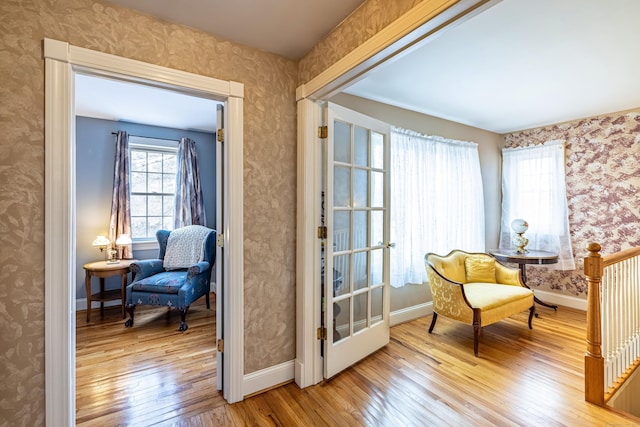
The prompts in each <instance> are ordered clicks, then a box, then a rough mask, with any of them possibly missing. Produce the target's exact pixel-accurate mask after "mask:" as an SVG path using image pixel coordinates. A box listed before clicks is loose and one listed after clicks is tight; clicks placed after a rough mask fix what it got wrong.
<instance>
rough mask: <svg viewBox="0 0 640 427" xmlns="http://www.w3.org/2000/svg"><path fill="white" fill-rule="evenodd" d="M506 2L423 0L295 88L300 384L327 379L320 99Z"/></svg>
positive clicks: (297, 336) (297, 367)
mask: <svg viewBox="0 0 640 427" xmlns="http://www.w3.org/2000/svg"><path fill="white" fill-rule="evenodd" d="M500 1H501V0H429V1H423V2H421V3H419V4H418V5H416V6H415V7H413V8H412V9H411V10H409V11H408V12H407V13H405V14H404V15H402V16H401V17H399V18H398V19H396V20H395V21H394V22H392V23H391V24H390V25H388V26H387V27H385V28H384V29H383V30H382V31H380V32H378V33H377V34H375V35H374V36H372V37H371V38H370V39H369V40H367V41H366V42H364V43H363V44H361V45H360V46H358V47H357V48H355V49H354V50H353V51H351V52H350V53H348V54H347V55H345V56H344V57H343V58H342V59H340V60H339V61H338V62H336V63H335V64H333V65H332V66H330V67H329V68H327V69H326V70H325V71H323V72H322V73H320V74H319V75H318V76H316V77H315V78H313V79H311V80H310V81H309V82H307V83H305V84H302V85H301V86H299V87H298V88H297V89H296V101H297V102H298V146H297V149H298V193H297V196H298V202H297V236H296V237H297V250H296V270H297V273H296V281H297V291H296V343H297V344H296V363H295V381H296V384H298V386H299V387H307V386H309V385H313V384H317V383H318V382H320V381H322V379H323V366H322V364H323V361H322V357H321V355H320V341H319V340H318V339H317V333H316V331H317V328H319V327H320V322H321V319H320V316H321V312H320V306H321V302H322V298H321V295H320V294H321V292H320V288H321V286H320V265H319V263H320V251H321V247H320V240H319V239H318V238H317V234H316V228H317V227H318V226H319V225H320V211H321V203H320V195H319V189H320V188H321V187H320V179H321V169H320V168H321V163H322V153H321V151H320V147H319V146H320V144H318V142H317V141H318V136H317V129H318V126H319V125H320V123H321V117H322V109H321V108H320V105H319V103H318V102H319V101H322V100H326V99H328V98H330V97H331V96H333V95H336V94H338V93H340V92H341V91H342V90H343V89H345V88H346V87H347V86H349V85H350V84H352V83H355V82H356V81H358V80H359V79H362V78H363V77H364V76H365V75H366V73H368V72H369V71H370V70H372V69H374V68H375V67H377V66H379V65H381V64H383V63H385V62H387V61H390V60H394V59H397V58H399V57H401V56H402V55H404V54H406V53H408V52H410V51H411V50H413V49H415V48H417V47H418V46H420V45H422V44H423V43H425V42H428V40H429V39H431V38H432V37H434V36H435V35H436V34H438V33H440V32H441V31H442V30H443V29H445V28H450V27H451V26H453V25H457V24H458V23H460V22H463V21H464V20H467V19H469V18H471V17H472V16H475V15H476V14H478V13H480V12H482V11H484V10H486V9H487V8H489V7H491V6H494V5H495V4H497V3H499V2H500Z"/></svg>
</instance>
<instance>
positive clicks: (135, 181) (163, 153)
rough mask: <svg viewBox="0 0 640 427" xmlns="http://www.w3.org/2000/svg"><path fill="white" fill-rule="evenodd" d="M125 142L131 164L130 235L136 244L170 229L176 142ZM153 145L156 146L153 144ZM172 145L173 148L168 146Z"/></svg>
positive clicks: (152, 140) (171, 223) (145, 139)
mask: <svg viewBox="0 0 640 427" xmlns="http://www.w3.org/2000/svg"><path fill="white" fill-rule="evenodd" d="M132 139H134V137H131V138H130V140H129V159H130V162H131V169H130V174H131V182H130V185H131V234H132V238H133V239H134V240H137V241H142V240H154V239H155V235H156V231H157V230H160V229H164V230H172V229H173V201H174V195H175V187H176V156H177V143H178V142H177V141H170V142H171V143H175V145H174V144H170V143H168V142H169V141H166V140H162V141H161V145H160V144H156V143H157V142H159V141H158V140H154V139H151V138H140V137H139V138H138V139H140V140H142V142H140V141H137V140H136V142H135V143H134V142H132ZM154 142H156V143H154ZM172 145H173V146H172Z"/></svg>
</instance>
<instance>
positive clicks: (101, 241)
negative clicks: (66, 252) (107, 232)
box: [92, 236, 111, 258]
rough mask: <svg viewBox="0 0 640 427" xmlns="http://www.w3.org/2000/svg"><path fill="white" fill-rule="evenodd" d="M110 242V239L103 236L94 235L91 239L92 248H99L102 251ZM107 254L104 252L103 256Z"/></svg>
mask: <svg viewBox="0 0 640 427" xmlns="http://www.w3.org/2000/svg"><path fill="white" fill-rule="evenodd" d="M109 244H111V241H109V239H107V238H106V237H105V236H96V239H95V240H94V241H93V243H92V245H93V247H94V248H98V249H100V252H104V249H105V248H106V247H107V246H109ZM107 255H108V253H107V254H105V258H106V256H107Z"/></svg>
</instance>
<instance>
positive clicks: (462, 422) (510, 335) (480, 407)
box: [76, 302, 640, 426]
mask: <svg viewBox="0 0 640 427" xmlns="http://www.w3.org/2000/svg"><path fill="white" fill-rule="evenodd" d="M110 310H111V309H110ZM538 311H539V313H540V317H539V318H537V319H534V321H533V328H534V329H533V330H529V329H528V328H527V325H526V321H527V313H524V312H523V313H522V314H518V315H516V316H514V317H512V318H510V319H506V320H505V321H502V322H499V323H497V324H494V325H490V326H488V327H485V328H484V329H483V331H482V334H481V338H480V353H479V357H477V358H476V357H474V356H473V331H472V328H471V327H470V326H466V325H462V324H459V323H457V322H453V321H451V320H448V319H446V318H444V317H440V318H438V323H437V325H436V327H435V329H434V333H433V334H428V333H427V329H428V327H429V323H430V321H431V316H427V317H424V318H421V319H417V320H414V321H412V322H408V323H405V324H402V325H398V326H395V327H393V328H392V329H391V342H390V343H389V345H387V346H386V347H385V348H383V349H381V350H380V351H378V352H376V353H374V354H373V355H371V356H369V357H368V358H366V359H365V360H363V361H361V362H359V363H357V364H356V365H354V366H352V367H351V368H349V369H347V370H345V371H344V372H342V373H340V374H338V375H337V376H335V377H334V378H332V379H329V380H326V381H324V382H322V383H320V384H318V385H316V386H312V387H308V388H306V389H300V388H298V387H297V386H296V385H295V384H293V383H290V384H286V385H284V386H282V387H279V388H276V389H273V390H270V391H267V392H265V393H262V394H259V395H257V396H253V397H251V398H247V399H245V400H244V401H242V402H239V403H235V404H233V405H229V404H227V403H225V402H224V400H223V398H222V396H221V394H220V393H218V392H217V391H216V390H215V375H216V369H215V345H214V344H215V315H214V310H213V309H212V310H206V309H205V308H204V302H202V303H200V304H199V305H196V306H194V307H192V310H191V311H190V313H189V315H188V317H187V320H188V322H189V329H188V331H187V332H186V333H184V334H181V333H179V332H178V331H177V328H178V324H179V322H178V320H179V317H178V314H177V313H175V312H173V313H172V315H171V320H170V321H167V320H166V310H164V309H160V310H159V311H158V310H157V309H156V310H153V311H149V312H145V313H144V314H143V312H142V311H140V314H138V313H136V314H137V315H136V325H135V326H134V328H133V329H125V328H124V327H123V326H122V323H123V320H122V319H121V316H120V315H119V312H117V309H114V310H113V313H111V314H108V315H106V316H105V319H104V320H103V321H102V322H100V321H99V317H98V316H99V314H98V312H99V311H98V310H96V311H93V313H92V314H93V316H94V317H93V319H92V322H91V323H90V324H89V325H87V324H86V323H85V322H84V318H83V315H82V314H79V315H78V322H77V325H78V331H77V342H78V345H77V356H76V363H77V385H76V387H77V399H76V405H77V411H76V412H77V413H76V415H77V418H76V420H77V424H78V425H79V426H120V425H122V426H124V425H127V426H149V425H163V426H164V425H167V426H168V425H175V426H218V425H220V426H614V425H616V426H632V425H640V419H637V418H633V417H626V416H623V415H621V414H618V413H615V412H612V411H610V410H608V409H607V408H600V407H597V406H594V405H591V404H588V403H586V402H585V401H584V377H583V371H584V368H583V363H584V352H585V349H586V347H585V334H586V332H585V322H586V315H585V313H584V312H581V311H578V310H573V309H569V308H565V307H560V308H559V310H558V312H554V311H553V310H551V309H547V308H544V307H540V308H539V309H538ZM80 320H82V321H80Z"/></svg>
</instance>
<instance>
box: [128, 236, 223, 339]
mask: <svg viewBox="0 0 640 427" xmlns="http://www.w3.org/2000/svg"><path fill="white" fill-rule="evenodd" d="M172 233H175V234H174V235H173V236H171V234H172ZM156 238H157V239H158V243H159V244H160V253H159V255H158V259H151V260H143V261H136V262H134V263H132V264H131V271H132V272H133V277H134V281H133V282H132V283H131V284H130V285H129V286H127V303H126V307H127V311H128V312H129V319H128V320H127V321H126V322H125V326H126V327H131V326H133V316H134V315H133V313H134V309H135V307H136V305H140V304H142V305H156V306H167V307H169V308H172V307H175V308H176V309H177V310H178V311H179V312H180V314H181V322H180V328H179V330H180V331H186V330H187V328H188V325H187V321H186V316H187V311H188V310H189V306H190V305H191V303H192V302H194V301H195V300H197V299H198V298H200V297H201V296H203V295H204V296H205V297H206V300H207V308H210V304H209V286H210V285H209V283H210V281H211V270H212V269H213V265H214V262H215V255H216V254H215V240H216V231H215V230H211V229H209V228H206V227H203V226H200V225H191V226H187V227H183V228H180V229H176V230H173V231H167V230H158V232H157V233H156Z"/></svg>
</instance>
